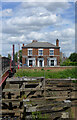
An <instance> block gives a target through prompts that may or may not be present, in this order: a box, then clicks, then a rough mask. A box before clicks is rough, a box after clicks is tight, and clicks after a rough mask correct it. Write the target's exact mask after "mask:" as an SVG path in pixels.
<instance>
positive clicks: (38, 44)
mask: <svg viewBox="0 0 77 120" xmlns="http://www.w3.org/2000/svg"><path fill="white" fill-rule="evenodd" d="M22 48H60V47H58V46H56V45H53V44H51V43H48V42H32V43H30V44H27V45H26V46H23V47H22Z"/></svg>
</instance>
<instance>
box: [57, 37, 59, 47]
mask: <svg viewBox="0 0 77 120" xmlns="http://www.w3.org/2000/svg"><path fill="white" fill-rule="evenodd" d="M56 46H57V47H59V40H58V39H57V40H56Z"/></svg>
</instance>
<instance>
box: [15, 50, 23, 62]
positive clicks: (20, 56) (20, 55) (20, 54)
mask: <svg viewBox="0 0 77 120" xmlns="http://www.w3.org/2000/svg"><path fill="white" fill-rule="evenodd" d="M17 57H18V52H16V53H15V62H17V60H18V58H17ZM19 61H20V62H21V63H22V50H20V51H19Z"/></svg>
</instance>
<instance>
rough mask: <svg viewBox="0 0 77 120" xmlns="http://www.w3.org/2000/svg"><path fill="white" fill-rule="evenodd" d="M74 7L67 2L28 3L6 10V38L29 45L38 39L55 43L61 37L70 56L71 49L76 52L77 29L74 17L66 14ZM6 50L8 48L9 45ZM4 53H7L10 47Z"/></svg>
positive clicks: (3, 38)
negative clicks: (70, 17) (76, 33)
mask: <svg viewBox="0 0 77 120" xmlns="http://www.w3.org/2000/svg"><path fill="white" fill-rule="evenodd" d="M70 8H71V4H70V3H67V2H65V3H63V2H61V3H58V2H57V3H54V2H53V3H48V2H46V3H41V2H39V3H29V2H27V3H21V4H20V5H18V6H17V7H16V8H13V9H4V10H3V12H4V16H3V21H2V33H3V37H2V40H3V42H4V43H9V44H13V43H14V44H18V43H25V44H28V43H30V42H31V41H32V40H33V39H36V40H38V41H47V42H50V43H53V44H55V41H56V39H57V38H58V39H59V40H60V46H61V50H62V51H63V52H65V53H66V54H67V55H68V54H69V53H70V48H71V51H74V48H75V47H74V45H73V42H74V41H75V40H74V39H75V30H74V23H73V22H72V20H71V19H70V20H69V19H67V18H65V16H63V15H64V13H67V11H68V9H69V10H70ZM68 15H69V14H68ZM6 18H7V19H6ZM68 45H69V47H68ZM72 46H73V47H72ZM68 48H69V49H68ZM6 49H7V51H8V49H9V48H6ZM4 52H5V53H6V50H4Z"/></svg>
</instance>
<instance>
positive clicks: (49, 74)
mask: <svg viewBox="0 0 77 120" xmlns="http://www.w3.org/2000/svg"><path fill="white" fill-rule="evenodd" d="M76 70H77V68H72V69H65V70H58V71H57V70H55V71H53V70H50V71H49V70H37V71H36V70H31V69H19V70H17V72H16V74H15V76H16V77H23V76H27V77H45V78H68V77H71V78H77V72H76Z"/></svg>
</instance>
